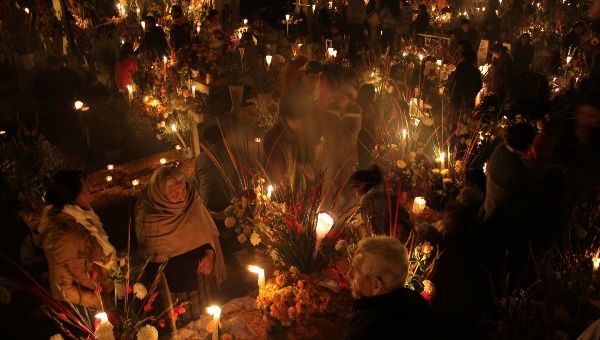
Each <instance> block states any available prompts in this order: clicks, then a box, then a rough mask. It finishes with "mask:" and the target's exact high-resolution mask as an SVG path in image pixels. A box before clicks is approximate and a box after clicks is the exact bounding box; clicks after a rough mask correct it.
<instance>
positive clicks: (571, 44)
mask: <svg viewBox="0 0 600 340" xmlns="http://www.w3.org/2000/svg"><path fill="white" fill-rule="evenodd" d="M584 31H585V26H584V24H583V22H577V23H575V25H573V28H572V29H571V31H569V33H568V34H567V35H566V36H565V37H564V38H563V41H562V45H563V50H564V51H565V53H566V52H568V51H569V50H571V53H572V52H573V50H574V49H576V48H578V47H579V43H580V40H581V37H582V36H583V32H584Z"/></svg>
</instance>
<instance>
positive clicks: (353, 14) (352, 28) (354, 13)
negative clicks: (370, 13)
mask: <svg viewBox="0 0 600 340" xmlns="http://www.w3.org/2000/svg"><path fill="white" fill-rule="evenodd" d="M365 20H367V6H366V4H365V1H364V0H350V1H348V7H346V23H347V24H348V33H349V35H350V43H349V47H348V55H349V57H350V59H351V60H356V58H357V54H358V49H359V47H360V44H361V43H362V42H363V37H364V36H363V31H364V25H365Z"/></svg>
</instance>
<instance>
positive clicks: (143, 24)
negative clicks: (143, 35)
mask: <svg viewBox="0 0 600 340" xmlns="http://www.w3.org/2000/svg"><path fill="white" fill-rule="evenodd" d="M141 24H142V30H143V31H145V30H146V22H145V21H143V20H142V22H141Z"/></svg>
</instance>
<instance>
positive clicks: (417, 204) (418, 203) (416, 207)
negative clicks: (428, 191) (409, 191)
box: [412, 197, 427, 215]
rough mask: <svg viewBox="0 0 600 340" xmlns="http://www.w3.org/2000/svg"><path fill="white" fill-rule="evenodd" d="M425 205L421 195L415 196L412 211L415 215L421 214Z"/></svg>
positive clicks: (425, 202)
mask: <svg viewBox="0 0 600 340" xmlns="http://www.w3.org/2000/svg"><path fill="white" fill-rule="evenodd" d="M426 205H427V201H425V199H424V198H423V197H415V200H414V202H413V206H412V212H413V214H415V215H421V214H422V213H423V210H425V206H426Z"/></svg>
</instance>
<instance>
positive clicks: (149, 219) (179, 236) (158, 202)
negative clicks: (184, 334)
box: [135, 167, 226, 282]
mask: <svg viewBox="0 0 600 340" xmlns="http://www.w3.org/2000/svg"><path fill="white" fill-rule="evenodd" d="M170 180H184V176H183V174H182V173H181V171H180V170H179V169H177V168H173V167H162V168H160V169H158V170H156V171H155V172H154V174H153V175H152V178H151V180H150V183H149V184H148V186H147V187H145V188H144V189H143V190H142V192H141V195H140V198H139V201H138V204H137V208H136V220H137V223H136V228H135V229H136V234H137V236H138V240H139V242H140V250H141V253H142V256H143V257H144V258H146V259H149V260H150V261H151V262H156V263H159V262H164V261H166V260H167V259H169V258H172V257H175V256H178V255H181V254H184V253H186V252H188V251H191V250H194V249H196V248H199V247H200V246H202V245H205V244H210V245H211V247H212V249H213V250H214V251H215V265H214V270H213V272H214V274H215V276H216V278H217V282H221V281H223V279H224V278H225V275H226V270H225V262H224V260H223V254H222V252H221V245H220V243H219V231H218V230H217V226H216V225H215V223H214V221H213V219H212V217H211V216H210V213H209V212H208V210H207V209H206V207H205V206H204V204H203V203H202V200H201V199H200V197H199V195H198V194H197V193H196V190H195V189H194V187H193V186H192V185H190V184H189V183H187V182H186V189H187V196H186V199H185V200H184V201H182V202H178V203H172V202H170V201H169V199H168V198H167V195H166V193H167V184H168V182H169V181H170Z"/></svg>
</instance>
